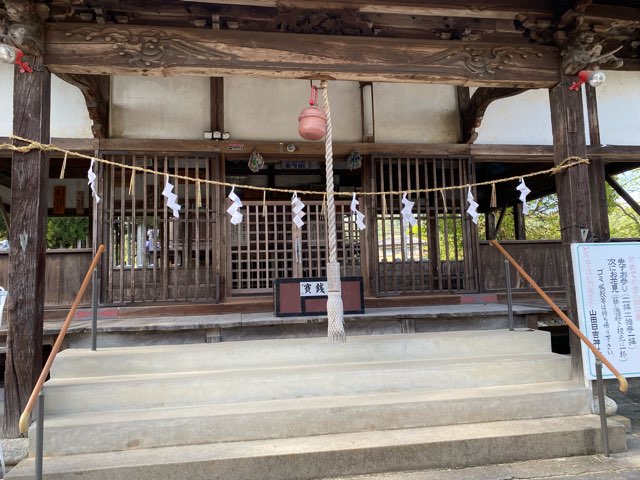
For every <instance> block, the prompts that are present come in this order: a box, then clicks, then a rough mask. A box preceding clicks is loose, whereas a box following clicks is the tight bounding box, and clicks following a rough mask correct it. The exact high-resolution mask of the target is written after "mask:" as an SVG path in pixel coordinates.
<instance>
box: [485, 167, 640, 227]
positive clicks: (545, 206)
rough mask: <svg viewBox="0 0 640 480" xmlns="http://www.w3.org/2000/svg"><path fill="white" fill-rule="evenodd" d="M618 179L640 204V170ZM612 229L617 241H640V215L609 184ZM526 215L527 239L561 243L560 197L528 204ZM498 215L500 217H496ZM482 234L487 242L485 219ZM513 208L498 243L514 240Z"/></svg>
mask: <svg viewBox="0 0 640 480" xmlns="http://www.w3.org/2000/svg"><path fill="white" fill-rule="evenodd" d="M614 178H615V180H616V181H617V182H618V183H619V184H620V185H621V186H622V188H624V189H625V190H626V191H627V192H628V193H629V194H630V195H631V196H632V197H634V198H635V199H636V200H637V201H639V203H640V168H637V169H635V170H630V171H628V172H624V173H621V174H618V175H616V176H615V177H614ZM606 188H607V208H608V211H609V229H610V232H611V237H613V238H640V216H639V215H638V214H637V213H636V212H635V211H634V210H633V209H632V208H631V207H630V206H629V205H628V204H627V202H626V201H625V200H624V199H623V198H622V197H620V196H619V195H618V194H617V193H616V192H615V191H614V190H613V189H612V188H611V187H610V186H609V185H608V184H607V187H606ZM528 205H529V213H528V214H527V215H526V216H525V225H526V233H527V240H559V239H560V214H559V211H558V196H557V195H555V194H553V195H548V196H546V197H542V198H538V199H535V200H531V201H529V202H528ZM496 215H497V214H496ZM478 233H479V236H480V238H481V239H485V219H484V215H481V216H480V221H479V222H478ZM514 238H515V236H514V222H513V209H512V208H509V210H508V211H507V213H505V218H504V219H503V220H502V224H501V226H500V230H499V231H498V240H512V239H514Z"/></svg>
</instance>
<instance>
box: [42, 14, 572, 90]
mask: <svg viewBox="0 0 640 480" xmlns="http://www.w3.org/2000/svg"><path fill="white" fill-rule="evenodd" d="M46 45H47V52H46V56H45V63H46V64H47V66H48V68H49V69H50V70H51V71H52V72H53V73H73V74H99V75H104V74H108V75H114V74H117V75H127V74H128V75H149V76H171V75H205V76H225V75H240V76H242V75H244V76H264V77H274V78H297V79H332V80H353V81H382V82H420V83H440V84H451V85H463V86H495V87H500V86H503V87H517V88H548V87H551V86H553V85H556V84H557V83H558V82H559V81H560V68H559V62H560V55H559V51H558V50H557V49H556V48H554V47H545V46H538V45H527V46H510V45H506V46H505V45H500V44H495V43H484V42H473V43H467V42H449V41H436V40H431V41H421V40H415V39H394V38H377V37H350V36H324V35H300V34H278V33H263V32H243V31H229V30H217V31H216V30H198V29H185V28H182V29H180V28H164V29H151V28H149V27H142V26H133V25H118V26H112V25H106V26H103V25H78V24H48V25H47V28H46Z"/></svg>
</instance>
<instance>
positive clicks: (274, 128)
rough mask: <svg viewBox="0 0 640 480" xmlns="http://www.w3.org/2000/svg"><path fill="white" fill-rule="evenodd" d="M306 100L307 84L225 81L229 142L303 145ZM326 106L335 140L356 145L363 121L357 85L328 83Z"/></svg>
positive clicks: (274, 81)
mask: <svg viewBox="0 0 640 480" xmlns="http://www.w3.org/2000/svg"><path fill="white" fill-rule="evenodd" d="M309 96H310V85H309V81H308V80H282V79H269V78H246V77H225V79H224V125H225V130H227V131H228V132H230V133H231V138H232V139H234V138H236V139H243V140H244V139H246V140H283V141H292V142H294V141H295V142H302V141H304V140H302V138H300V136H299V135H298V115H300V112H301V111H302V109H303V108H305V107H306V106H308V101H309ZM318 97H321V93H320V92H319V93H318ZM319 104H320V105H321V104H322V103H321V102H319ZM329 105H330V107H331V120H332V125H333V138H334V140H336V141H343V142H359V141H360V140H361V139H362V120H361V114H360V86H359V84H358V82H337V81H335V82H329Z"/></svg>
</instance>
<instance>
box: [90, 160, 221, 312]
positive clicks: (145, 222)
mask: <svg viewBox="0 0 640 480" xmlns="http://www.w3.org/2000/svg"><path fill="white" fill-rule="evenodd" d="M103 156H104V158H106V159H108V160H111V161H112V162H115V163H117V164H118V165H102V167H101V168H102V175H101V176H100V177H101V179H102V180H101V181H102V186H101V189H102V191H103V198H102V201H101V202H100V204H99V208H100V209H101V210H100V217H101V219H102V225H103V228H102V231H101V241H102V242H103V243H104V244H105V246H106V248H107V251H106V255H105V256H106V268H105V269H103V275H102V299H103V302H105V303H107V304H125V303H127V304H129V303H135V302H141V303H151V302H153V303H157V302H183V301H212V300H216V299H217V298H219V292H218V287H217V285H218V284H219V281H218V278H217V275H216V265H217V263H218V255H219V253H218V248H217V243H218V242H217V239H218V238H219V228H218V227H219V225H218V218H217V211H218V198H217V195H216V193H215V192H216V191H217V189H216V188H215V187H214V186H212V185H210V184H207V183H204V182H200V183H197V182H195V181H186V180H181V179H178V178H177V177H178V176H183V177H189V178H193V179H201V180H211V179H217V178H218V171H217V169H218V162H217V157H215V156H210V155H206V156H205V155H189V156H186V155H184V154H183V155H180V156H166V155H158V154H148V155H144V154H136V155H120V154H119V155H113V154H103ZM120 165H129V166H136V167H141V168H144V169H148V170H150V171H156V172H161V175H154V174H152V173H147V172H139V171H137V172H135V173H133V171H132V170H131V169H127V168H125V167H124V166H120ZM132 176H135V178H133V179H132ZM167 178H169V179H170V181H171V183H172V184H173V185H174V193H176V194H177V195H178V199H177V202H178V203H179V204H180V205H181V206H182V209H181V210H180V215H179V217H178V218H175V217H174V216H173V213H172V211H171V210H170V209H168V208H167V207H166V201H165V198H164V197H163V196H162V190H163V188H164V186H165V182H166V179H167ZM197 188H199V189H200V195H198V194H197V191H196V189H197Z"/></svg>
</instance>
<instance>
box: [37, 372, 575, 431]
mask: <svg viewBox="0 0 640 480" xmlns="http://www.w3.org/2000/svg"><path fill="white" fill-rule="evenodd" d="M571 392H584V393H585V395H588V390H587V389H586V388H585V387H584V386H583V385H582V384H580V383H578V382H574V381H572V380H567V381H556V382H540V383H525V384H516V385H495V386H488V387H466V388H452V389H442V390H434V389H417V390H410V391H392V392H372V393H360V394H352V395H335V396H317V397H302V398H279V399H273V400H260V401H248V402H236V403H217V404H209V405H177V406H174V407H171V406H169V407H155V408H144V409H131V410H112V411H106V412H82V413H68V414H55V415H54V414H51V415H49V416H48V417H47V418H45V428H55V427H58V426H74V425H76V426H80V425H87V424H88V425H91V424H105V425H108V424H111V423H121V422H122V421H128V420H127V419H126V417H128V416H131V417H134V420H136V421H149V420H153V419H158V418H161V419H165V418H174V417H201V416H224V415H239V414H242V413H246V412H247V411H251V413H271V412H278V411H286V410H291V409H296V410H309V411H311V410H316V409H320V408H326V409H333V408H340V407H344V406H349V407H360V406H371V405H376V404H378V405H402V404H413V403H427V402H450V401H453V400H457V399H465V400H468V399H474V400H481V399H492V398H496V397H497V398H502V397H507V398H512V397H519V396H525V395H536V396H539V395H544V394H549V393H558V394H560V393H571ZM376 400H385V402H376ZM122 417H125V419H124V420H123V419H122ZM31 428H32V429H34V428H35V423H34V424H32V425H31Z"/></svg>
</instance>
